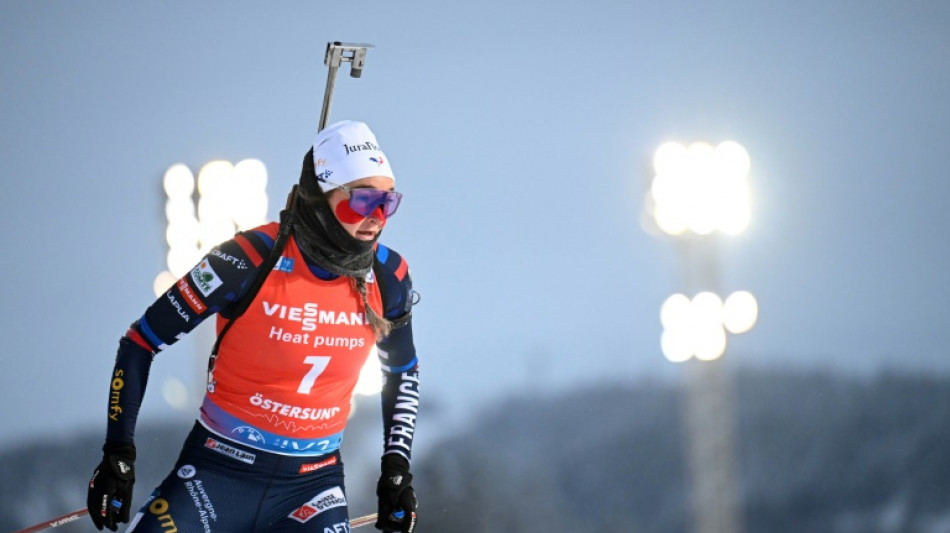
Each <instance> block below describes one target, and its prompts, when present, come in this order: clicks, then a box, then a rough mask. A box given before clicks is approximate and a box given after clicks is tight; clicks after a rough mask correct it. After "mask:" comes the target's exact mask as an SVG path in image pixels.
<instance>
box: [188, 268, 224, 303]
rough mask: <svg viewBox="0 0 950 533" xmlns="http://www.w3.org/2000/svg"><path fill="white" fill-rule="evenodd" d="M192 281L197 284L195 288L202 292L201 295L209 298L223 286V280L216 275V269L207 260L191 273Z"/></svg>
mask: <svg viewBox="0 0 950 533" xmlns="http://www.w3.org/2000/svg"><path fill="white" fill-rule="evenodd" d="M191 281H193V282H195V287H198V290H199V291H201V294H203V295H205V296H207V295H209V294H211V293H212V292H214V290H215V289H217V288H218V287H220V286H221V285H222V281H221V278H219V277H218V274H217V273H215V271H214V269H213V268H211V265H210V264H209V263H208V261H207V260H203V261H202V262H200V263H198V266H196V267H195V268H194V269H193V270H192V271H191Z"/></svg>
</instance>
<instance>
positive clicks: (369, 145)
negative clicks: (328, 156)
mask: <svg viewBox="0 0 950 533" xmlns="http://www.w3.org/2000/svg"><path fill="white" fill-rule="evenodd" d="M343 148H344V149H346V155H350V154H352V153H353V152H362V151H364V150H375V151H377V152H378V151H379V146H377V145H376V144H375V143H373V142H372V141H366V142H365V143H360V144H344V145H343Z"/></svg>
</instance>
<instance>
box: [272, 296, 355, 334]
mask: <svg viewBox="0 0 950 533" xmlns="http://www.w3.org/2000/svg"><path fill="white" fill-rule="evenodd" d="M261 303H262V304H263V306H264V314H265V315H267V316H271V317H275V318H279V319H281V320H290V321H292V322H300V323H301V325H300V331H314V330H316V329H317V325H318V324H333V325H336V326H339V325H345V326H363V325H366V324H368V322H367V321H366V314H365V313H362V312H359V313H357V312H353V311H334V310H332V309H320V308H319V305H318V304H317V303H315V302H307V303H305V304H304V305H303V307H296V306H289V305H284V304H280V303H271V302H268V301H263V302H261Z"/></svg>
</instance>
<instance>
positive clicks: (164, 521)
mask: <svg viewBox="0 0 950 533" xmlns="http://www.w3.org/2000/svg"><path fill="white" fill-rule="evenodd" d="M148 512H150V513H152V514H153V515H155V516H156V517H158V525H159V526H160V527H161V528H162V531H167V532H168V533H178V526H176V525H175V520H174V519H173V518H172V515H170V514H168V501H166V500H165V498H156V499H155V501H153V502H152V503H151V504H150V505H149V506H148Z"/></svg>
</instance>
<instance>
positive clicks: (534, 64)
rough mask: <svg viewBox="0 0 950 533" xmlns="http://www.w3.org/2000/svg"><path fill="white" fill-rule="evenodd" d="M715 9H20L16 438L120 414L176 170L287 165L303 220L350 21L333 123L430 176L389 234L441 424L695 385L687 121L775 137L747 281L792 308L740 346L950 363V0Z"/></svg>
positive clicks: (8, 303) (170, 353)
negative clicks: (682, 360)
mask: <svg viewBox="0 0 950 533" xmlns="http://www.w3.org/2000/svg"><path fill="white" fill-rule="evenodd" d="M696 4H700V3H692V2H681V1H673V2H640V1H635V2H634V1H627V2H620V1H613V2H610V1H602V0H601V1H598V0H594V1H584V2H579V1H577V2H572V1H563V0H562V1H553V2H535V1H531V2H502V1H497V0H486V1H482V2H465V3H461V2H450V3H445V2H413V1H406V2H375V1H367V2H360V3H359V4H358V5H356V4H352V3H344V2H337V3H329V2H304V1H284V2H268V3H261V2H248V1H236V2H222V1H219V0H218V1H209V2H201V3H194V2H187V3H186V2H154V1H147V2H136V3H134V4H132V3H127V2H118V1H114V0H107V1H102V2H52V1H37V2H14V1H11V0H2V1H0V58H2V60H0V116H2V117H3V120H2V122H0V179H2V184H3V198H4V200H5V201H4V211H5V213H4V216H3V217H2V224H3V226H2V227H3V232H2V234H3V235H4V246H3V250H2V255H0V284H2V285H0V290H2V294H3V295H4V297H3V298H2V299H0V312H2V317H3V320H2V326H0V327H2V335H0V343H2V353H3V355H2V357H3V363H4V368H5V371H4V372H2V373H0V390H2V391H3V398H4V402H3V408H2V410H0V425H2V427H3V431H2V432H0V444H6V443H15V442H22V441H25V440H28V439H31V438H35V437H49V438H53V437H55V436H56V435H62V434H66V433H69V432H71V431H75V430H78V429H80V428H90V427H92V428H94V427H95V424H101V426H102V428H103V430H104V427H105V418H104V414H105V407H106V404H107V386H108V380H109V373H110V371H111V368H112V364H113V358H114V354H115V350H116V347H117V342H118V339H119V337H120V336H121V335H122V334H123V333H124V332H125V330H126V329H127V327H128V325H129V324H130V323H131V322H132V321H134V320H135V319H137V318H138V317H139V316H140V315H141V314H142V312H143V311H144V309H145V308H146V307H147V306H148V305H149V304H150V303H151V301H152V300H153V299H154V294H153V292H152V280H153V279H154V277H155V275H156V274H157V273H158V272H160V271H161V270H162V269H164V268H165V265H164V260H165V259H164V257H165V251H166V244H165V241H164V226H165V218H164V211H163V206H164V193H163V191H162V185H161V180H162V175H163V174H164V172H165V170H166V169H167V168H168V167H170V166H171V165H173V164H175V163H179V162H181V163H184V164H186V165H188V166H189V167H190V168H191V169H192V170H193V171H195V172H197V170H198V169H199V168H200V167H201V166H202V165H203V164H205V163H206V162H208V161H211V160H216V159H225V160H229V161H231V162H237V161H239V160H242V159H246V158H256V159H260V160H261V161H262V162H263V163H264V164H265V165H266V167H267V169H268V176H269V178H268V179H269V181H268V186H267V191H268V194H269V196H270V199H271V200H270V201H271V208H270V215H271V217H276V215H277V212H278V209H279V207H280V206H282V205H283V203H284V198H285V197H286V194H287V192H288V191H289V189H290V187H291V185H292V184H293V183H295V182H296V181H297V178H298V176H299V168H300V162H301V160H302V158H303V155H304V154H305V153H306V151H307V149H308V148H309V144H310V142H311V141H312V139H313V136H314V134H315V133H316V130H317V123H318V119H319V116H320V107H321V103H322V100H323V93H324V86H325V83H326V77H327V69H326V67H325V66H324V65H323V54H324V50H325V46H326V43H327V42H328V41H345V42H363V43H372V44H373V45H375V48H373V49H372V50H370V51H369V53H368V56H367V60H366V67H365V70H364V73H363V76H362V78H360V79H358V80H357V79H352V78H350V77H349V76H348V75H347V72H346V70H345V69H344V70H342V71H341V75H340V77H339V78H338V80H337V87H336V91H335V93H334V98H333V107H332V112H331V116H330V120H331V122H332V121H336V120H343V119H352V120H362V121H365V122H367V123H368V124H369V125H370V126H371V128H372V129H373V130H374V132H375V133H376V135H377V137H378V139H379V141H380V145H381V146H382V148H383V150H384V151H385V152H386V154H387V156H388V157H389V159H390V161H391V162H392V165H393V169H394V172H395V173H396V176H397V185H398V188H399V190H401V191H402V192H403V193H404V194H405V198H404V200H403V204H402V206H401V207H400V210H399V213H398V214H397V215H396V217H394V218H393V219H392V220H391V221H390V223H389V225H387V228H386V231H385V232H384V234H383V238H382V242H384V243H385V244H387V245H388V246H390V247H391V248H393V249H395V250H397V251H399V252H400V253H402V254H403V255H404V256H405V257H406V258H407V260H408V262H409V265H410V269H411V272H412V276H413V279H414V283H415V288H416V290H417V291H418V292H419V293H420V294H421V295H422V299H421V302H420V303H419V305H417V307H416V308H415V310H414V333H415V339H416V347H417V350H418V352H419V357H420V361H421V372H422V377H423V387H424V388H423V391H424V395H425V399H424V402H425V404H424V405H425V407H424V408H425V409H428V410H429V412H430V413H432V416H433V417H439V416H440V415H441V417H442V418H443V419H447V420H449V422H448V423H447V425H445V426H439V427H450V426H451V423H452V422H454V423H456V424H464V421H465V420H466V419H467V418H468V417H470V416H474V415H475V414H476V413H477V412H478V411H479V410H480V409H482V408H483V407H485V406H486V405H491V404H492V403H493V402H497V401H499V400H500V399H503V398H506V397H508V396H511V395H521V394H561V393H570V392H571V391H572V390H576V389H577V388H579V387H588V386H596V385H598V384H601V383H611V384H613V383H618V382H619V383H629V384H632V385H635V384H636V383H638V382H642V381H644V380H653V379H671V380H675V379H678V377H679V376H680V375H681V373H682V366H676V365H673V364H671V363H669V362H668V361H666V360H665V359H664V358H663V355H662V353H661V350H660V342H659V339H660V334H661V331H662V327H661V325H660V322H659V308H660V305H661V304H662V302H663V301H664V299H665V298H666V297H667V296H668V295H670V294H672V293H674V292H679V291H684V290H685V287H686V286H687V284H688V283H687V281H686V280H685V279H684V278H685V275H684V274H683V272H684V271H685V270H687V269H686V268H685V267H684V265H683V263H682V258H681V256H680V255H678V252H677V243H676V242H674V241H673V240H671V239H669V238H659V237H657V236H654V235H650V234H648V233H647V232H646V231H644V230H643V228H642V227H641V223H640V219H641V216H642V205H643V193H644V190H645V188H646V187H647V184H648V183H649V179H650V178H651V176H652V174H651V172H652V170H651V159H652V154H653V152H654V150H656V148H657V147H659V146H660V145H661V144H662V143H664V142H666V141H671V140H673V141H679V142H682V143H687V144H688V143H692V142H697V141H705V142H710V143H712V144H717V143H719V142H721V141H725V140H732V141H736V142H739V143H741V144H742V145H743V146H745V147H746V149H747V151H748V152H749V155H750V159H751V168H750V176H749V179H750V183H751V187H752V191H753V208H752V219H751V224H750V226H749V228H748V229H747V230H746V231H745V232H744V233H742V234H740V235H738V236H735V237H732V238H729V239H725V238H723V239H722V240H721V241H720V248H719V250H720V257H721V263H720V273H721V275H720V280H719V283H720V285H721V288H722V290H723V291H725V292H731V291H734V290H740V289H743V290H749V291H751V292H752V293H753V294H755V295H756V297H757V299H758V302H759V307H760V314H759V319H758V322H757V324H756V325H755V327H754V328H753V329H752V330H751V331H750V332H748V333H746V334H744V335H742V336H738V337H732V338H730V344H729V348H728V350H727V352H726V355H725V358H726V360H727V361H728V362H729V364H733V365H737V366H743V365H748V366H754V367H767V368H768V367H783V368H784V367H789V366H791V367H797V368H799V367H800V368H820V369H824V370H830V371H834V372H839V373H843V374H849V375H850V374H857V375H873V374H874V373H876V372H881V371H891V370H897V371H906V372H927V373H937V374H947V373H950V358H948V357H947V355H948V348H947V347H948V345H950V327H947V322H946V311H947V309H948V301H950V282H948V281H947V277H946V274H947V272H950V239H948V238H947V237H946V235H945V232H946V228H947V227H948V222H950V215H948V209H947V203H948V201H950V182H948V179H947V169H948V168H950V150H948V146H950V128H948V124H950V99H948V98H947V96H946V95H947V94H950V32H948V31H947V28H948V27H950V4H947V3H945V2H939V1H911V2H887V1H873V2H869V1H865V0H861V1H858V0H832V1H827V0H821V1H815V0H805V1H801V2H793V3H780V2H755V1H746V0H737V1H734V2H703V3H701V5H696ZM206 340H207V334H204V338H202V333H200V332H199V333H196V335H195V339H186V340H185V341H182V342H180V343H178V344H177V345H175V346H174V347H172V348H170V349H169V350H167V351H166V352H163V353H161V354H159V355H158V356H157V357H156V359H155V362H154V364H153V366H152V375H151V380H150V388H149V391H148V394H147V398H146V402H145V405H144V406H143V413H142V415H141V417H140V420H156V419H161V418H162V417H166V416H172V415H175V416H194V415H195V413H194V412H189V413H186V414H184V415H183V414H181V413H178V412H176V411H175V409H174V408H172V407H171V406H169V405H167V404H165V403H164V401H163V400H162V395H161V394H160V389H161V387H162V384H163V383H165V382H167V381H168V380H170V379H173V378H176V379H181V380H184V381H185V382H186V383H189V384H195V383H198V378H197V376H198V371H197V369H198V368H201V367H203V366H204V364H205V363H204V360H205V359H204V358H205V355H204V354H205V353H206V352H205V351H204V350H205V348H204V346H205V345H204V344H202V342H204V341H206ZM198 386H200V384H198ZM424 412H425V411H424ZM448 415H451V416H448ZM424 427H425V426H424V421H423V420H420V428H422V429H424ZM431 432H432V433H431V435H434V434H436V433H438V428H437V427H435V425H433V427H432V428H431Z"/></svg>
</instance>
